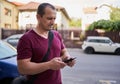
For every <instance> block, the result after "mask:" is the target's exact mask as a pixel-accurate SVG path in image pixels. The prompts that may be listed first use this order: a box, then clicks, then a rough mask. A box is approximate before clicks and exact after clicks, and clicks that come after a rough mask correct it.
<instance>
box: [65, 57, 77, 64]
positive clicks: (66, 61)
mask: <svg viewBox="0 0 120 84" xmlns="http://www.w3.org/2000/svg"><path fill="white" fill-rule="evenodd" d="M74 59H76V57H74V58H70V59H67V60H65V61H64V62H65V63H68V62H71V61H72V60H74Z"/></svg>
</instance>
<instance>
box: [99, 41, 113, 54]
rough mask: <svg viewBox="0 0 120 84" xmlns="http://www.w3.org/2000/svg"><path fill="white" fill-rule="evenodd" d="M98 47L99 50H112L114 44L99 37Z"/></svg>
mask: <svg viewBox="0 0 120 84" xmlns="http://www.w3.org/2000/svg"><path fill="white" fill-rule="evenodd" d="M98 49H99V51H100V52H114V50H115V46H114V45H112V42H111V40H109V39H101V40H99V45H98Z"/></svg>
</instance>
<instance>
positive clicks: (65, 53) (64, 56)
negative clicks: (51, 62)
mask: <svg viewBox="0 0 120 84" xmlns="http://www.w3.org/2000/svg"><path fill="white" fill-rule="evenodd" d="M61 58H62V60H63V61H65V60H67V59H70V58H72V57H71V56H70V54H69V52H68V51H67V49H66V48H64V49H62V51H61ZM74 64H75V60H72V61H70V62H68V63H67V65H68V66H70V67H72V66H74Z"/></svg>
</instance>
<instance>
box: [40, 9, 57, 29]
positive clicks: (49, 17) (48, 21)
mask: <svg viewBox="0 0 120 84" xmlns="http://www.w3.org/2000/svg"><path fill="white" fill-rule="evenodd" d="M55 19H56V10H53V9H52V8H50V7H46V8H45V14H44V15H43V16H42V17H41V16H40V15H39V18H38V21H39V26H40V27H41V28H42V29H44V30H47V31H48V30H50V29H51V28H52V27H53V25H54V22H55Z"/></svg>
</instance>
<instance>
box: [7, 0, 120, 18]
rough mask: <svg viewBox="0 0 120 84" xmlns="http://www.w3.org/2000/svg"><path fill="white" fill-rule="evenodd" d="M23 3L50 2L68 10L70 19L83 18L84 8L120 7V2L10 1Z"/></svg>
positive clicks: (78, 0) (95, 0)
mask: <svg viewBox="0 0 120 84" xmlns="http://www.w3.org/2000/svg"><path fill="white" fill-rule="evenodd" d="M9 1H17V2H22V3H28V2H30V1H35V2H39V3H42V2H48V3H51V4H53V5H58V6H62V7H64V8H65V9H66V11H67V13H68V15H69V16H70V18H72V17H74V18H81V12H82V8H83V7H92V6H96V7H99V6H100V5H102V4H108V5H112V6H116V7H120V0H9Z"/></svg>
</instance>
